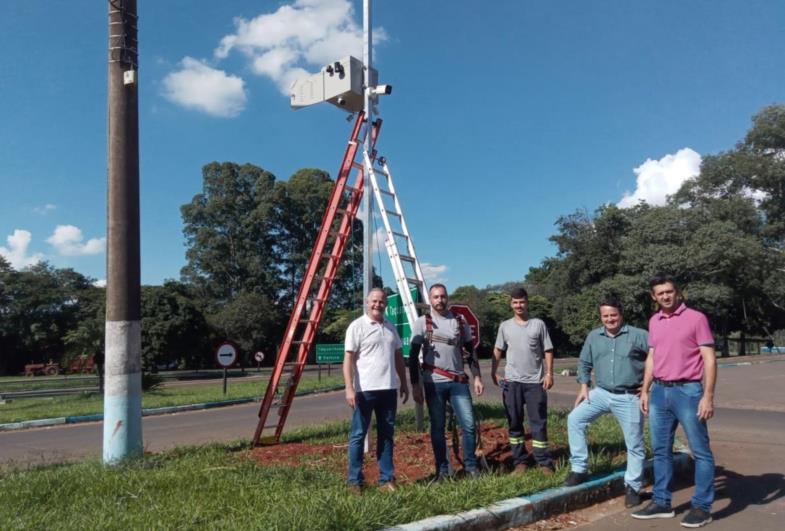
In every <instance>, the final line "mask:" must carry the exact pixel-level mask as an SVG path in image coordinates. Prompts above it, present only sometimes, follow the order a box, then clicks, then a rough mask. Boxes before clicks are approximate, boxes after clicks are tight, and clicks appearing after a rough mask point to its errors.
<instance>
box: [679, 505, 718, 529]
mask: <svg viewBox="0 0 785 531" xmlns="http://www.w3.org/2000/svg"><path fill="white" fill-rule="evenodd" d="M709 522H711V513H707V512H706V511H704V510H703V509H698V508H697V507H693V508H692V509H690V512H688V513H687V516H685V517H684V519H683V520H682V521H681V525H682V526H683V527H703V526H705V525H706V524H708V523H709Z"/></svg>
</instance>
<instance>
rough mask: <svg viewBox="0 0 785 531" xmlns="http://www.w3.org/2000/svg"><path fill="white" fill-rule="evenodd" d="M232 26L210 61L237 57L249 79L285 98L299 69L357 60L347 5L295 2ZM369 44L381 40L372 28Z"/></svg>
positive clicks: (356, 29) (359, 39) (357, 32)
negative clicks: (262, 81)
mask: <svg viewBox="0 0 785 531" xmlns="http://www.w3.org/2000/svg"><path fill="white" fill-rule="evenodd" d="M234 24H235V28H236V31H235V33H232V34H231V35H226V36H225V37H224V38H223V39H221V43H220V45H219V46H218V48H216V49H215V52H214V55H215V57H216V58H217V59H224V58H226V57H227V56H228V55H229V53H230V52H231V51H232V50H235V49H236V50H238V51H240V52H241V53H242V54H244V55H245V56H246V57H247V58H248V61H249V63H250V65H251V70H252V71H253V72H254V73H256V74H258V75H262V76H266V77H269V78H270V79H272V80H273V81H274V82H275V83H276V84H277V85H278V87H279V89H280V90H281V92H282V93H283V94H286V95H288V94H289V87H290V86H291V84H292V82H293V81H294V80H295V79H297V78H298V77H302V76H303V75H305V74H306V73H307V69H306V68H304V67H308V66H317V67H321V66H322V65H324V64H327V63H329V62H331V61H335V60H336V59H340V58H342V57H345V56H347V55H354V56H355V57H358V58H362V52H363V30H362V26H361V25H360V24H358V22H357V21H356V20H355V12H354V6H353V3H352V2H351V1H350V0H295V1H294V2H293V3H292V4H289V5H284V6H281V7H280V8H278V10H277V11H275V12H274V13H267V14H263V15H259V16H257V17H255V18H252V19H250V20H247V19H244V18H241V17H238V18H236V19H235V20H234ZM373 38H374V42H375V43H379V42H382V41H384V40H386V39H387V34H386V32H385V31H384V29H383V28H374V29H373Z"/></svg>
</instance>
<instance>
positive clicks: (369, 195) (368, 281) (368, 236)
mask: <svg viewBox="0 0 785 531" xmlns="http://www.w3.org/2000/svg"><path fill="white" fill-rule="evenodd" d="M371 21H372V17H371V0H363V64H364V65H365V67H364V70H363V73H364V75H363V108H364V110H365V119H366V121H367V123H368V127H366V128H365V135H366V136H365V144H363V149H364V150H365V151H366V152H368V151H369V150H370V149H371V130H372V127H371V124H372V123H373V113H372V102H371V68H372V66H373V65H372V64H371V62H372V57H371V54H372V51H373V35H372V32H371ZM368 154H369V155H370V153H368ZM363 190H364V191H363V219H362V223H363V306H365V304H366V295H368V293H369V292H370V291H371V288H372V287H373V223H372V221H373V189H372V188H371V181H370V176H369V175H368V172H367V171H366V172H365V175H364V177H363ZM366 310H367V308H366Z"/></svg>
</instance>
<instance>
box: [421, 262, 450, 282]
mask: <svg viewBox="0 0 785 531" xmlns="http://www.w3.org/2000/svg"><path fill="white" fill-rule="evenodd" d="M420 267H421V268H422V274H423V276H424V277H425V281H426V282H427V283H428V284H429V285H431V284H434V283H436V282H441V283H443V282H445V281H446V280H447V277H445V276H444V274H445V273H446V272H447V266H446V265H437V264H430V263H428V262H423V263H421V264H420Z"/></svg>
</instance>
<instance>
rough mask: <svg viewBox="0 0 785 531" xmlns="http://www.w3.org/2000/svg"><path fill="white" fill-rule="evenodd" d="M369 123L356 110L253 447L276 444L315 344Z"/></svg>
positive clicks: (355, 205) (347, 228) (358, 183)
mask: <svg viewBox="0 0 785 531" xmlns="http://www.w3.org/2000/svg"><path fill="white" fill-rule="evenodd" d="M381 125H382V121H381V120H380V119H377V120H375V121H374V122H373V124H372V125H371V146H370V150H369V151H370V152H371V156H372V158H375V156H376V153H375V151H374V149H373V148H374V146H375V145H376V139H377V138H378V135H379V129H380V128H381ZM367 127H369V125H368V124H367V123H366V122H365V113H362V112H360V113H358V115H357V119H356V120H355V122H354V127H353V129H352V133H351V136H350V137H349V143H348V145H347V146H346V152H345V153H344V156H343V162H341V169H340V172H339V173H338V178H337V179H336V180H335V186H334V187H333V191H332V194H331V195H330V200H329V202H328V206H327V210H325V213H324V217H323V218H322V224H321V227H320V228H319V234H318V236H317V239H316V243H314V246H313V250H312V251H311V258H310V259H309V260H308V267H307V269H306V272H305V276H304V277H303V281H302V284H301V285H300V290H299V292H298V293H297V300H296V302H295V305H294V308H293V309H292V314H291V316H290V317H289V324H288V325H287V326H286V332H285V333H284V337H283V342H282V343H281V347H280V350H279V351H278V355H277V356H276V358H275V368H274V369H273V373H272V376H271V377H270V382H269V383H268V385H267V391H266V392H265V394H264V399H263V400H262V405H261V407H260V408H259V422H258V424H257V426H256V432H255V433H254V436H253V445H254V446H257V445H259V444H275V443H278V442H279V441H280V438H281V433H282V432H283V427H284V424H285V422H286V417H287V415H288V414H289V409H290V407H291V405H292V401H293V400H294V394H295V391H296V390H297V384H298V383H299V382H300V378H301V376H302V374H303V368H304V367H305V361H306V359H307V357H308V352H310V350H311V347H312V346H313V342H314V337H315V336H316V330H317V329H318V327H319V322H320V321H321V319H322V314H323V313H324V309H325V307H326V306H327V300H328V299H329V297H330V290H331V289H332V285H333V281H334V280H335V276H336V274H337V272H338V266H339V265H340V263H341V259H342V258H343V253H344V250H345V249H346V242H347V240H348V239H349V237H350V235H351V231H352V224H353V221H354V219H355V217H356V216H357V211H358V209H359V207H360V200H361V198H362V194H363V177H364V172H365V168H364V164H363V160H362V156H360V157H358V154H361V152H362V150H361V149H360V146H361V145H362V144H363V142H364V139H365V138H366V131H367ZM358 158H359V161H358V160H357V159H358ZM352 170H355V174H356V177H355V180H354V184H353V185H352V186H348V185H347V182H348V180H349V176H350V174H351V173H352ZM295 353H296V354H295ZM276 406H277V409H278V419H277V420H275V421H273V422H270V423H268V417H270V410H271V409H272V408H273V407H276ZM273 428H275V432H274V434H272V435H268V436H266V437H263V436H262V433H263V432H264V430H270V429H273Z"/></svg>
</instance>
